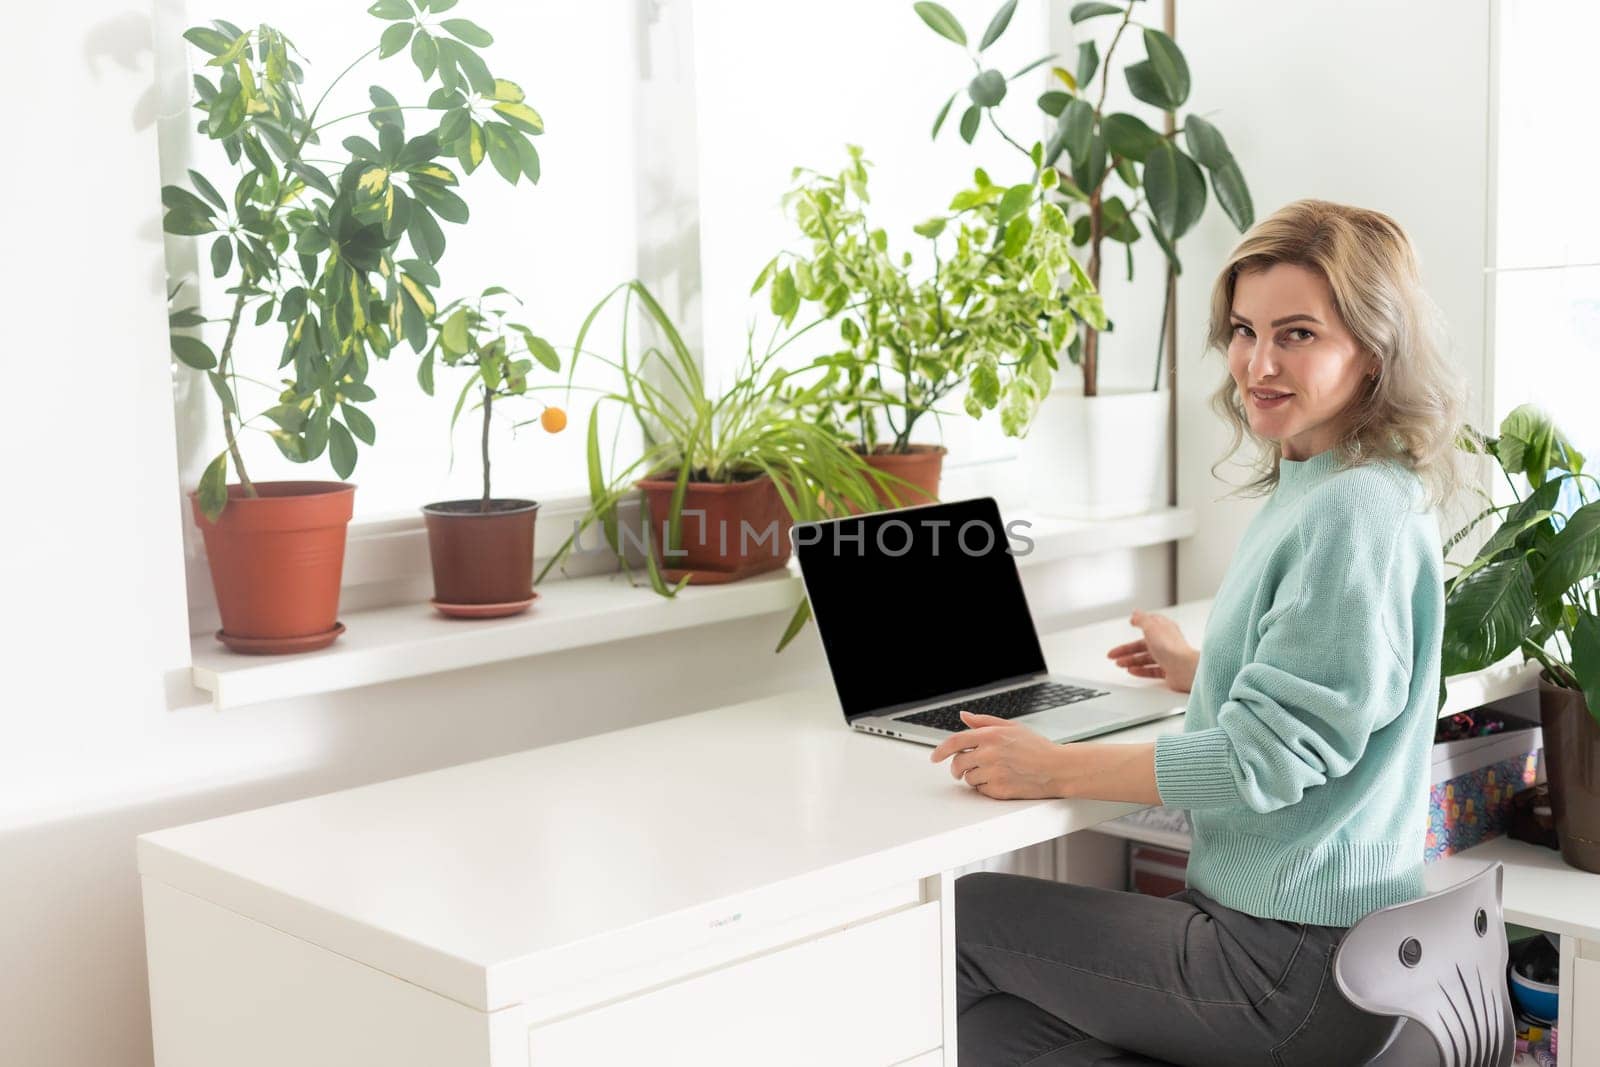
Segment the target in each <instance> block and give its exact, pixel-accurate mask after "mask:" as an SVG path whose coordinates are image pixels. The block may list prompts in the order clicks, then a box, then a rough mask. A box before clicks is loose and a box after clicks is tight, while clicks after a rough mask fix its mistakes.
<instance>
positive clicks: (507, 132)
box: [483, 122, 522, 185]
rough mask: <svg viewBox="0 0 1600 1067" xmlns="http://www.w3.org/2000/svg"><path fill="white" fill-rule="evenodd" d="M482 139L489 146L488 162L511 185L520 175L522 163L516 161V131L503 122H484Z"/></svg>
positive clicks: (515, 182)
mask: <svg viewBox="0 0 1600 1067" xmlns="http://www.w3.org/2000/svg"><path fill="white" fill-rule="evenodd" d="M483 135H484V139H485V141H486V142H487V144H488V146H489V162H490V163H493V164H494V169H495V170H497V171H499V172H500V176H501V177H502V178H504V179H505V180H506V181H508V182H510V183H511V184H512V185H515V184H517V178H519V177H520V176H521V175H522V165H521V164H520V163H519V162H518V161H517V146H516V139H517V133H516V131H515V130H513V129H512V128H511V127H510V126H507V125H506V124H505V123H503V122H490V123H485V124H484V127H483Z"/></svg>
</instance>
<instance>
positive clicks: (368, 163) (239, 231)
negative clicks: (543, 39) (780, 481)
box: [161, 0, 544, 520]
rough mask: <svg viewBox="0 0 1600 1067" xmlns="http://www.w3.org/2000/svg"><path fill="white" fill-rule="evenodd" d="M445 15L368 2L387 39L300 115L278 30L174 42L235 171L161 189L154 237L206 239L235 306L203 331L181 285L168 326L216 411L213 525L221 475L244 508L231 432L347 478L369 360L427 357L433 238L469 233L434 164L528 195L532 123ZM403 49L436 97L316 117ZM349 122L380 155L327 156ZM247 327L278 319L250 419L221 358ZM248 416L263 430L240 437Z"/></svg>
mask: <svg viewBox="0 0 1600 1067" xmlns="http://www.w3.org/2000/svg"><path fill="white" fill-rule="evenodd" d="M455 2H456V0H420V2H419V3H418V4H417V5H415V6H413V4H411V3H410V2H408V0H378V2H377V3H375V4H373V5H372V7H370V8H369V9H368V11H369V13H370V14H372V15H373V16H374V17H376V18H377V19H379V20H381V21H383V22H385V23H388V25H387V27H386V28H385V29H384V30H383V31H382V33H381V35H380V36H379V40H378V43H377V44H375V45H373V46H372V47H371V48H369V49H367V50H366V51H365V52H363V53H362V54H361V55H359V56H357V57H356V59H355V60H354V61H353V62H351V63H350V64H349V65H348V66H346V67H344V68H343V69H342V71H341V72H340V73H339V74H338V76H336V77H335V78H333V80H332V81H330V82H329V83H327V85H325V86H324V87H323V89H322V91H321V93H320V94H319V95H318V96H317V97H316V100H315V102H314V103H312V104H310V105H308V104H307V103H306V99H305V96H304V92H305V90H304V88H303V87H304V85H305V81H306V78H305V70H304V68H303V67H302V65H301V63H300V61H299V60H300V58H301V57H300V53H299V51H298V50H297V49H296V48H295V46H294V44H293V42H292V41H291V40H290V39H289V38H288V37H287V36H286V35H285V34H283V33H282V32H281V31H279V30H277V29H275V28H273V27H272V26H269V25H267V24H264V23H263V24H261V25H260V26H258V27H256V28H254V29H250V30H245V29H241V28H240V27H238V26H236V25H233V24H232V23H229V22H226V21H222V20H218V21H215V22H213V23H212V24H211V25H209V26H197V27H194V28H191V29H190V30H188V31H187V32H186V33H185V34H184V38H185V39H186V40H187V41H188V42H189V43H190V44H192V45H193V46H194V47H195V48H197V49H198V50H200V51H201V52H203V53H205V54H207V55H208V56H209V57H210V58H209V59H208V60H207V61H206V63H205V66H204V68H203V69H202V71H201V72H200V73H197V74H196V75H195V77H194V88H195V94H196V99H195V105H194V106H195V109H196V110H197V111H198V112H199V113H200V116H201V117H200V120H199V123H198V126H197V128H198V130H199V132H200V133H201V134H203V135H205V136H206V137H207V138H209V139H211V140H213V141H216V142H218V143H219V144H220V145H221V147H222V150H223V152H224V153H225V155H226V158H227V161H228V163H229V164H230V165H232V166H235V167H237V168H238V177H237V178H236V179H233V178H231V177H230V180H229V181H228V182H226V183H225V182H223V181H221V179H220V178H219V179H218V180H217V181H216V182H213V181H211V180H208V179H207V178H206V177H205V176H204V175H202V174H201V173H200V172H199V171H196V170H190V171H189V172H188V177H189V182H190V187H189V188H185V187H182V186H178V185H168V186H165V187H164V188H163V189H162V193H161V195H162V201H163V203H164V205H165V206H166V209H167V211H166V215H165V217H164V219H163V226H164V229H165V230H166V232H168V233H170V234H180V235H191V236H196V237H203V236H206V235H210V234H215V235H216V236H215V237H214V238H213V239H212V240H211V241H210V242H209V251H208V258H209V261H210V266H211V269H212V272H213V273H214V274H215V275H216V277H218V278H226V279H228V283H229V284H228V287H227V293H228V294H229V295H230V296H231V297H232V300H231V303H230V304H229V305H228V311H227V313H226V315H224V316H222V317H221V318H214V319H213V318H207V317H205V316H204V315H202V314H201V312H200V310H199V308H198V306H197V304H196V303H195V301H194V298H193V296H190V297H189V298H188V299H180V297H179V294H180V293H183V292H184V288H185V287H184V286H183V285H182V284H181V283H180V285H179V286H178V287H176V288H175V289H174V290H173V303H174V305H180V304H181V306H174V308H173V310H172V312H171V315H170V322H171V326H172V328H173V330H174V333H173V335H172V351H173V354H174V355H175V356H176V357H177V358H178V360H179V361H181V362H182V363H184V364H186V365H187V366H190V367H192V368H194V369H196V370H198V371H202V372H204V373H205V374H206V376H207V378H208V379H209V381H210V383H211V386H212V388H213V390H214V391H215V393H216V396H217V400H218V403H219V405H220V407H221V412H222V428H223V436H224V439H225V442H226V446H225V448H224V449H223V451H222V452H221V453H219V454H218V455H217V456H216V457H215V458H214V459H213V460H212V461H211V462H210V464H209V465H208V466H207V467H206V469H205V472H204V474H203V475H202V476H201V480H200V486H199V500H200V505H201V509H202V511H203V512H204V513H205V514H206V515H207V516H208V517H209V518H211V519H213V520H215V519H216V517H217V516H218V515H220V514H221V512H222V510H223V508H224V506H225V505H226V503H227V500H228V490H227V482H228V465H229V462H230V461H231V462H232V464H233V470H234V473H235V474H236V476H237V478H238V480H239V482H240V484H241V489H242V491H243V493H244V494H245V495H246V496H255V495H256V491H255V488H254V485H253V483H252V481H251V478H250V475H249V473H248V471H247V469H246V467H245V463H244V457H243V454H242V452H241V449H240V447H239V437H240V433H241V431H242V430H243V429H245V428H252V429H255V428H262V429H266V432H268V433H269V434H270V436H271V437H272V439H273V441H274V442H275V443H276V444H277V446H278V448H279V450H280V451H281V452H282V453H283V454H284V455H285V456H287V457H288V458H289V459H291V460H293V461H295V462H297V463H306V462H311V461H313V460H316V459H318V458H319V457H320V456H322V455H323V454H324V453H325V452H326V453H327V454H328V456H329V459H330V460H331V463H332V465H333V468H334V470H335V472H337V474H338V475H339V476H340V477H341V478H347V477H349V475H350V474H351V473H352V472H353V471H354V469H355V466H356V460H357V441H360V442H362V443H364V444H366V445H371V444H373V443H374V442H375V440H376V435H377V430H376V427H375V426H374V424H373V421H372V419H371V417H370V416H369V415H368V414H367V413H366V412H365V411H364V410H363V408H362V405H364V404H367V403H370V402H371V401H372V400H374V399H375V398H376V394H375V393H374V391H373V389H372V387H371V386H370V385H369V384H368V383H367V377H368V374H369V371H370V369H371V361H372V359H373V358H384V357H386V356H388V355H389V353H390V352H391V350H392V349H393V347H394V346H395V345H396V344H397V343H399V342H400V341H402V340H403V341H405V342H406V343H408V344H409V345H410V346H411V347H412V349H413V350H414V351H416V352H417V353H419V354H420V353H422V352H424V351H425V350H426V349H427V348H428V345H429V323H430V321H431V320H432V319H433V318H434V315H435V311H436V309H435V302H434V297H433V295H432V291H433V289H434V288H436V287H437V286H438V285H439V284H440V279H439V273H438V269H437V268H438V264H439V262H440V260H441V259H442V258H443V256H444V252H445V247H446V238H445V232H444V229H443V227H442V226H441V223H451V224H454V225H460V224H463V223H465V222H466V221H467V220H468V217H469V211H468V208H467V204H466V201H465V200H463V199H462V198H461V196H460V195H458V193H457V192H456V188H457V187H458V185H459V178H458V176H457V173H456V170H455V169H453V168H452V167H451V166H450V165H448V163H447V162H446V161H447V160H449V159H450V158H451V157H453V158H454V160H455V161H456V162H457V163H458V164H459V166H460V169H461V170H463V171H465V172H467V173H471V172H472V171H474V170H476V169H477V167H478V166H479V165H480V164H482V163H483V161H484V160H485V159H486V158H487V159H488V160H489V162H490V163H491V165H492V166H493V168H494V169H495V170H496V171H498V172H499V174H500V175H501V176H502V177H503V178H504V179H505V180H507V181H509V182H512V183H513V184H514V183H516V182H517V181H518V180H519V179H521V178H522V177H527V178H528V179H530V180H533V181H536V180H537V179H538V176H539V157H538V154H537V152H536V151H535V149H534V147H533V144H532V143H531V141H530V140H529V137H530V135H534V134H538V133H540V132H542V130H543V128H544V127H543V121H542V120H541V119H540V117H539V115H538V113H537V112H536V111H535V110H534V109H533V108H532V107H531V106H529V105H528V104H527V102H526V101H525V100H524V98H523V92H522V90H521V88H520V87H518V85H517V84H516V83H514V82H511V81H509V80H506V79H503V78H497V77H495V76H494V75H493V74H492V73H491V72H490V70H489V68H488V66H487V64H486V63H485V61H484V60H483V58H482V56H480V55H479V53H478V51H477V49H480V48H484V47H487V46H488V45H490V44H491V43H492V42H493V38H492V37H491V35H490V34H489V33H488V32H487V31H486V30H484V29H482V28H481V27H479V26H477V25H476V24H475V23H473V22H471V21H469V20H467V19H464V18H458V17H451V18H443V19H439V18H438V16H439V15H440V14H441V13H443V12H445V11H447V10H448V9H449V8H451V7H453V6H454V4H455ZM403 50H409V53H410V59H411V61H412V62H413V63H414V64H415V66H416V68H417V70H418V72H419V73H420V74H421V75H422V77H423V79H424V80H425V81H426V82H427V83H428V84H429V85H432V86H434V89H433V92H432V95H431V96H430V97H429V98H428V100H427V103H426V104H425V105H421V104H419V105H402V104H401V103H400V102H399V101H398V100H397V99H396V97H395V96H394V94H392V93H391V92H389V91H388V90H386V89H384V88H382V87H381V86H377V85H374V86H371V88H370V89H369V90H368V98H369V100H370V102H371V106H370V107H367V108H363V109H360V110H357V111H353V112H349V113H347V114H341V115H337V116H334V117H327V116H325V115H324V112H323V108H324V106H325V105H326V104H327V101H328V98H329V94H330V93H331V92H332V90H333V89H334V87H335V86H337V85H338V84H340V83H341V82H342V81H344V80H345V79H346V78H348V77H349V76H351V75H352V73H353V72H355V71H356V70H357V69H358V68H359V67H360V66H361V65H362V64H363V63H364V62H365V61H367V60H370V59H373V58H377V59H380V60H382V59H388V58H391V57H393V56H395V55H398V54H399V53H400V52H402V51H403ZM406 112H420V113H422V114H423V115H425V116H427V120H428V122H427V124H428V125H430V126H431V128H428V129H425V130H423V131H422V132H417V133H413V134H410V135H408V133H407V130H406V122H405V113H406ZM360 119H365V120H366V121H367V122H369V123H370V124H371V126H372V127H373V137H375V138H376V140H374V139H373V137H368V136H364V135H361V134H354V133H352V134H349V135H347V136H345V137H343V138H342V139H341V141H340V142H339V148H334V147H333V146H331V145H329V144H327V143H326V141H327V140H328V139H331V138H332V137H333V136H336V133H337V128H338V127H341V126H344V125H345V124H347V123H349V122H351V121H355V120H360ZM339 149H342V150H343V151H342V153H341V152H340V151H339ZM330 157H332V158H330ZM229 185H231V191H229V192H228V193H226V194H225V193H224V192H223V189H225V188H228V186H229ZM219 186H220V188H219ZM407 253H409V254H407ZM247 317H249V318H252V319H253V322H254V325H255V326H256V327H258V328H266V327H267V325H268V323H270V322H274V321H275V322H276V326H274V327H273V328H274V329H278V330H281V331H282V335H283V344H282V348H281V355H280V359H279V363H278V368H277V369H278V371H279V373H280V376H281V380H280V382H279V383H278V385H277V386H274V388H279V387H281V388H279V391H278V393H277V396H276V403H274V404H272V405H271V406H269V407H267V408H266V409H265V410H264V411H260V412H259V413H258V416H250V417H246V416H245V415H244V414H243V413H242V412H243V411H244V410H245V409H244V408H243V407H242V406H241V402H240V396H239V394H240V382H241V381H242V380H250V381H257V382H259V378H248V379H247V376H246V375H243V374H241V373H240V370H239V368H238V366H237V365H236V359H235V356H236V353H235V344H236V342H237V340H238V337H239V331H240V328H241V325H242V324H243V323H244V322H245V321H246V318H247ZM207 322H216V323H220V324H224V325H225V327H226V329H225V333H224V335H223V340H222V344H221V347H220V349H218V350H215V351H214V350H213V349H212V348H211V346H210V345H208V344H207V343H206V342H205V341H204V340H203V339H202V338H201V337H199V336H196V335H194V334H193V333H192V332H187V331H190V330H192V328H194V327H198V326H200V325H202V324H203V323H207ZM256 417H260V418H262V419H264V420H265V422H266V423H268V424H270V427H268V426H257V425H253V424H254V423H255V419H256Z"/></svg>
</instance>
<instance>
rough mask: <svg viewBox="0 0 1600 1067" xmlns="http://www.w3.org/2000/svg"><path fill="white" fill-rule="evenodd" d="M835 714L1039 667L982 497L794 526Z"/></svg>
mask: <svg viewBox="0 0 1600 1067" xmlns="http://www.w3.org/2000/svg"><path fill="white" fill-rule="evenodd" d="M794 543H795V554H796V555H797V556H798V557H799V560H800V567H801V570H802V571H803V572H804V574H805V582H806V592H807V593H808V594H809V596H810V597H811V611H812V614H813V615H814V616H815V617H816V620H817V632H818V634H819V635H820V636H821V638H822V646H823V649H824V651H826V653H827V656H828V667H829V669H830V670H831V671H832V672H833V681H834V685H835V687H836V688H837V689H838V692H839V700H840V702H841V703H842V704H843V706H844V712H845V715H846V716H847V717H849V718H854V717H855V716H858V715H866V714H871V713H875V712H881V711H883V710H884V709H885V708H889V707H891V706H894V705H899V704H906V703H911V702H916V701H925V700H931V699H934V698H937V697H940V696H944V695H946V694H949V693H954V692H956V691H958V690H962V689H975V688H978V687H980V686H986V685H992V684H993V683H995V682H998V681H1003V680H1005V679H1009V678H1016V677H1019V676H1023V675H1029V674H1036V673H1040V672H1042V671H1043V670H1044V669H1045V666H1044V653H1043V651H1041V649H1040V648H1039V638H1038V635H1037V634H1036V633H1035V631H1034V628H1033V619H1032V617H1031V616H1030V615H1029V614H1028V602H1027V600H1026V598H1025V597H1024V596H1023V593H1022V582H1021V580H1020V579H1019V578H1018V577H1017V566H1016V560H1015V559H1014V558H1013V557H1012V555H1011V554H1010V552H1011V550H1015V551H1018V552H1021V551H1023V550H1024V549H1026V548H1027V547H1030V546H1031V542H1030V541H1026V540H1024V539H1021V538H1018V539H1010V538H1008V537H1007V534H1006V530H1005V528H1004V527H1003V526H1002V525H1001V522H1000V511H999V509H998V508H997V507H996V506H995V502H994V501H993V500H992V499H989V498H987V497H985V498H982V499H978V500H963V501H958V502H955V503H950V504H933V505H929V506H928V507H920V508H907V509H905V510H902V511H890V512H879V513H877V514H875V515H862V516H857V517H854V518H848V519H839V520H836V521H832V522H821V523H808V524H802V525H800V526H796V527H795V530H794Z"/></svg>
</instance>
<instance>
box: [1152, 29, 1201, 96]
mask: <svg viewBox="0 0 1600 1067" xmlns="http://www.w3.org/2000/svg"><path fill="white" fill-rule="evenodd" d="M1144 50H1145V54H1146V55H1147V56H1149V62H1150V66H1151V70H1152V71H1153V72H1154V74H1155V76H1156V78H1157V79H1159V80H1160V82H1161V85H1162V88H1163V89H1164V90H1165V91H1166V94H1167V98H1168V99H1169V100H1171V101H1173V104H1172V106H1173V107H1174V108H1176V107H1178V106H1180V105H1181V104H1182V103H1183V102H1184V101H1185V100H1187V99H1189V88H1190V84H1189V64H1188V62H1187V61H1185V60H1184V58H1183V51H1182V50H1181V49H1180V48H1179V47H1178V45H1177V42H1175V41H1174V40H1173V39H1172V38H1171V37H1168V36H1167V35H1166V34H1164V33H1162V32H1161V31H1160V30H1154V29H1151V28H1149V27H1148V26H1147V27H1145V31H1144Z"/></svg>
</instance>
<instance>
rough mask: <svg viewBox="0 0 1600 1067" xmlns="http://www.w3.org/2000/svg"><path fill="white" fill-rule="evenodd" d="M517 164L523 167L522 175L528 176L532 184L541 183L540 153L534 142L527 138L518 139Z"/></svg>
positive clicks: (519, 137)
mask: <svg viewBox="0 0 1600 1067" xmlns="http://www.w3.org/2000/svg"><path fill="white" fill-rule="evenodd" d="M516 146H517V163H518V164H519V165H520V166H521V167H522V173H524V174H526V175H527V176H528V180H529V181H530V182H534V183H537V182H538V181H539V152H538V150H537V149H535V148H534V147H533V142H532V141H530V140H528V139H527V138H526V137H521V136H518V137H517V138H516Z"/></svg>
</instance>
